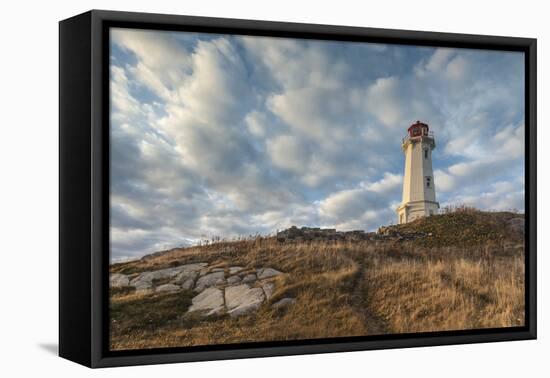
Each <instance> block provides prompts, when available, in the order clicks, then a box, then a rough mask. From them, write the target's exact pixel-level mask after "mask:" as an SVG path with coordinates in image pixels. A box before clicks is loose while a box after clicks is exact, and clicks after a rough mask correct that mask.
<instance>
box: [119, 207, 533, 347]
mask: <svg viewBox="0 0 550 378" xmlns="http://www.w3.org/2000/svg"><path fill="white" fill-rule="evenodd" d="M295 229H297V228H295ZM306 229H307V228H306ZM315 230H316V231H315V233H314V235H317V234H316V233H318V230H317V229H315ZM331 233H332V231H331ZM321 234H322V233H320V234H319V235H321ZM359 234H361V235H360V237H357V235H359ZM350 235H354V236H353V238H351V237H350V238H347V237H344V238H336V239H331V240H327V239H326V238H323V237H312V238H301V239H293V240H287V239H285V240H283V241H281V238H278V237H277V236H271V237H255V238H250V239H245V240H237V241H218V242H215V243H209V244H208V245H201V246H193V247H187V248H176V249H172V250H169V251H162V252H159V253H155V254H152V255H148V256H145V257H144V258H142V259H140V260H136V261H131V262H125V263H117V264H113V265H111V267H110V272H111V293H110V305H111V326H112V327H111V346H112V348H113V349H119V350H120V349H133V348H148V347H167V346H188V345H203V344H212V343H215V344H220V343H233V342H239V343H241V342H254V341H272V340H295V339H312V338H330V337H345V336H360V335H374V334H388V333H392V334H393V333H408V332H430V331H443V330H457V329H473V328H495V327H512V326H520V325H523V324H524V297H525V296H524V285H525V283H524V245H523V240H524V237H523V235H524V216H523V214H517V213H513V212H482V211H477V210H474V209H467V208H462V209H458V210H455V211H452V212H449V213H445V214H441V215H435V216H432V217H429V218H422V219H419V220H416V221H414V222H411V223H407V224H402V225H392V226H387V227H381V228H380V229H379V230H378V232H376V233H366V232H364V233H357V232H355V233H352V234H350ZM266 269H268V270H269V271H271V272H277V274H276V275H273V276H269V277H267V278H266V277H264V276H262V274H263V272H264V271H266ZM113 279H115V280H114V281H113ZM235 298H238V299H239V300H238V301H237V302H235ZM239 301H240V302H239ZM212 303H217V304H218V305H217V307H212V308H211V307H208V306H210V305H211V304H212ZM282 303H284V305H281V304H282ZM220 304H221V305H220ZM204 306H206V307H204ZM212 306H213V305H212ZM201 309H202V310H204V311H198V310H201ZM236 314H238V316H235V315H236Z"/></svg>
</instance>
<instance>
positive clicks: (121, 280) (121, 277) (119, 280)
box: [109, 273, 130, 287]
mask: <svg viewBox="0 0 550 378" xmlns="http://www.w3.org/2000/svg"><path fill="white" fill-rule="evenodd" d="M109 283H110V286H111V287H126V286H128V285H129V284H130V280H129V279H128V276H127V275H125V274H121V273H113V274H111V277H109Z"/></svg>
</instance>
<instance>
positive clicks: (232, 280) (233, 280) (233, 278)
mask: <svg viewBox="0 0 550 378" xmlns="http://www.w3.org/2000/svg"><path fill="white" fill-rule="evenodd" d="M239 282H241V277H239V276H231V277H229V278H228V279H227V284H228V285H235V284H237V283H239Z"/></svg>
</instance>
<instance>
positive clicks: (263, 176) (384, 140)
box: [111, 29, 524, 258]
mask: <svg viewBox="0 0 550 378" xmlns="http://www.w3.org/2000/svg"><path fill="white" fill-rule="evenodd" d="M183 36H186V37H185V38H184V37H183ZM113 42H114V43H115V44H116V46H118V50H116V49H115V50H113V54H114V55H113V57H112V59H111V61H112V66H111V91H112V92H111V93H112V105H113V106H112V114H111V138H112V139H111V141H112V150H111V152H112V161H111V164H112V169H111V173H112V180H111V183H112V188H111V193H112V197H111V199H112V204H113V206H112V209H111V210H112V213H111V214H112V222H111V225H112V237H113V239H112V243H113V244H112V247H113V254H114V256H115V257H117V256H118V258H120V257H121V256H123V257H129V256H132V255H141V254H143V253H145V252H153V251H154V250H156V249H162V248H164V247H167V246H175V245H181V244H185V243H189V242H193V241H194V240H198V239H200V238H201V237H210V236H222V237H228V238H231V237H233V236H237V235H249V234H254V233H256V232H260V233H271V232H274V231H275V230H276V229H282V228H286V227H289V226H290V225H293V224H295V225H299V226H301V225H310V226H313V225H317V226H323V227H336V228H339V229H345V230H349V229H369V230H371V229H375V228H376V227H378V226H379V225H381V224H387V223H390V222H392V221H394V220H395V207H396V205H397V204H398V203H399V200H400V198H401V181H402V176H401V175H400V174H396V173H394V172H402V169H403V166H402V163H403V156H402V152H401V150H400V139H401V137H402V136H403V134H404V133H405V130H406V128H407V126H408V125H409V124H410V123H411V122H413V121H415V120H416V119H420V120H423V121H426V122H428V123H430V126H431V127H432V130H434V131H435V132H436V140H437V143H438V151H441V152H440V153H439V154H438V156H436V155H434V156H435V158H434V164H435V165H436V166H435V168H436V171H435V176H436V177H435V184H436V188H437V190H438V198H441V201H442V203H458V202H457V201H463V202H466V203H475V204H476V206H481V207H484V208H492V207H495V206H497V207H498V206H505V205H506V204H510V207H513V206H516V205H517V204H519V203H521V201H520V199H521V194H522V192H521V189H522V187H523V183H522V182H521V180H519V179H520V178H521V173H522V171H521V170H519V171H518V166H520V165H521V164H520V163H521V161H522V157H523V142H524V139H523V133H524V130H523V126H520V125H522V122H521V121H520V120H519V119H518V117H519V116H520V115H521V114H522V111H523V108H522V105H518V103H519V100H518V97H521V96H518V95H517V93H520V92H521V91H520V90H521V85H518V84H517V83H516V81H517V78H516V76H518V74H517V72H520V71H521V70H518V67H515V66H513V65H506V64H505V63H503V62H502V61H501V60H497V59H492V58H491V56H489V55H484V53H483V52H476V51H470V52H469V51H466V50H452V49H429V48H422V49H419V50H418V51H416V50H415V52H414V53H411V52H412V50H408V49H412V48H403V47H396V46H389V45H382V46H374V47H373V46H370V45H368V46H363V45H361V44H349V45H346V44H341V43H336V42H333V43H328V42H323V41H310V40H288V39H273V38H263V37H231V38H227V37H224V36H216V35H208V36H205V35H202V36H201V35H199V34H179V33H159V32H154V31H132V30H122V29H119V30H115V32H114V33H113ZM120 51H122V52H123V53H121V52H120ZM476 54H477V55H476ZM508 58H509V59H512V58H513V56H512V55H510V56H509V57H508ZM511 61H515V60H514V59H512V60H511ZM485 67H489V68H491V70H490V72H488V71H487V68H485ZM508 71H510V72H508ZM519 76H521V75H519ZM518 88H519V89H518ZM518 91H519V92H518ZM436 158H437V160H436ZM496 183H498V184H496ZM510 183H513V184H511V186H510V185H508V184H510ZM507 185H508V186H507ZM476 198H477V199H476ZM512 205H513V206H512Z"/></svg>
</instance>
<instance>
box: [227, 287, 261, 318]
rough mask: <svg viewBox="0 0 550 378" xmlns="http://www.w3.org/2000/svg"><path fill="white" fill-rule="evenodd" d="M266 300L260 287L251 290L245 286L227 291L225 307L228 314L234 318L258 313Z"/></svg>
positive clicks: (228, 288) (230, 288)
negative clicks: (254, 312)
mask: <svg viewBox="0 0 550 378" xmlns="http://www.w3.org/2000/svg"><path fill="white" fill-rule="evenodd" d="M264 300H265V295H264V291H263V290H262V289H261V288H259V287H255V288H251V287H250V286H249V285H246V284H243V285H237V286H229V287H227V288H226V289H225V305H226V307H227V313H228V314H229V315H230V316H232V317H235V316H241V315H245V314H248V313H250V312H253V311H256V310H257V309H258V308H260V306H261V305H262V303H263V301H264Z"/></svg>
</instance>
